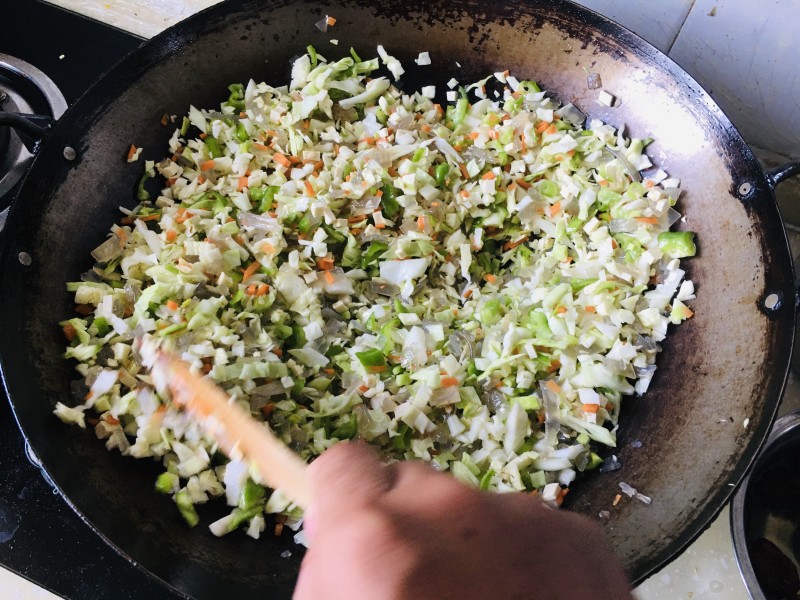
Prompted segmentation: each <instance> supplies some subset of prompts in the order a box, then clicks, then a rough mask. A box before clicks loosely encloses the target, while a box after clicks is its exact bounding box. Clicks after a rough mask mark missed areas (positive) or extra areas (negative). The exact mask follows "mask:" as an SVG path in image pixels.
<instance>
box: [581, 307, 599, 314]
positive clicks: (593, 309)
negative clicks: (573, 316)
mask: <svg viewBox="0 0 800 600" xmlns="http://www.w3.org/2000/svg"><path fill="white" fill-rule="evenodd" d="M584 310H585V311H586V312H588V313H596V312H597V309H596V308H595V307H594V306H586V307H584Z"/></svg>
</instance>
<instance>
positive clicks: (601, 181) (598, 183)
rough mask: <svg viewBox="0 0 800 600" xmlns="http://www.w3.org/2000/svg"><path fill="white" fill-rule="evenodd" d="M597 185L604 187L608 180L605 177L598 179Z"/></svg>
mask: <svg viewBox="0 0 800 600" xmlns="http://www.w3.org/2000/svg"><path fill="white" fill-rule="evenodd" d="M597 185H599V186H601V187H606V186H608V180H607V179H600V180H599V181H598V182H597Z"/></svg>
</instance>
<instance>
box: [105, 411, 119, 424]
mask: <svg viewBox="0 0 800 600" xmlns="http://www.w3.org/2000/svg"><path fill="white" fill-rule="evenodd" d="M106 423H108V424H109V425H119V419H117V418H116V417H115V416H114V415H112V414H110V413H106Z"/></svg>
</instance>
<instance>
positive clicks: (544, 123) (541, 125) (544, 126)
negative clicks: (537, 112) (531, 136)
mask: <svg viewBox="0 0 800 600" xmlns="http://www.w3.org/2000/svg"><path fill="white" fill-rule="evenodd" d="M548 127H550V123H548V122H547V121H539V122H538V123H537V124H536V127H534V128H533V130H534V131H535V132H536V133H542V132H543V131H544V130H545V129H547V128H548Z"/></svg>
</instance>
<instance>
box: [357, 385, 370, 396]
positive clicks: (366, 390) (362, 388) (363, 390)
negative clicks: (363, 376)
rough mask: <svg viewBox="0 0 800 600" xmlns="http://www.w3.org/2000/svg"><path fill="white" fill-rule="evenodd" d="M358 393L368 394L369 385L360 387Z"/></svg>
mask: <svg viewBox="0 0 800 600" xmlns="http://www.w3.org/2000/svg"><path fill="white" fill-rule="evenodd" d="M358 391H359V392H360V393H362V394H366V393H367V392H368V391H369V386H368V385H360V386H358Z"/></svg>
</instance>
